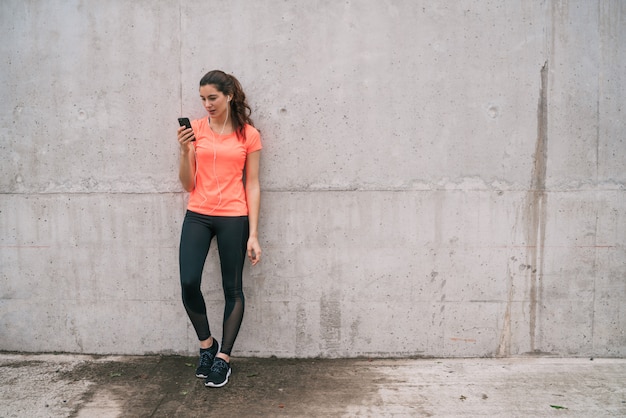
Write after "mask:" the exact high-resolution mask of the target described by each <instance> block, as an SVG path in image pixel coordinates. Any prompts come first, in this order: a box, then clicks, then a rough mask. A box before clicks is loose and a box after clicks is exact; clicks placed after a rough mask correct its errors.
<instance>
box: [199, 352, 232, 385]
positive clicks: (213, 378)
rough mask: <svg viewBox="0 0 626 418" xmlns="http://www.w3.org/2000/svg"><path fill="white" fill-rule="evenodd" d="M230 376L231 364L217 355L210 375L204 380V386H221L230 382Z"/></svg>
mask: <svg viewBox="0 0 626 418" xmlns="http://www.w3.org/2000/svg"><path fill="white" fill-rule="evenodd" d="M229 376H230V365H229V364H228V362H227V361H226V360H224V359H223V358H219V357H216V358H215V360H214V361H213V367H211V372H210V373H209V377H207V378H206V380H205V381H204V386H208V387H211V388H221V387H222V386H224V385H225V384H226V383H228V377H229Z"/></svg>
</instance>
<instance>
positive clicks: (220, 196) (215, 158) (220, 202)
mask: <svg viewBox="0 0 626 418" xmlns="http://www.w3.org/2000/svg"><path fill="white" fill-rule="evenodd" d="M228 101H229V102H230V97H229V98H228ZM229 108H230V106H226V120H225V121H224V124H223V125H222V130H221V131H220V136H222V134H223V133H224V129H225V128H226V122H228V116H229V112H228V111H229ZM210 124H211V119H210V118H209V128H210V129H211V136H212V137H213V176H214V177H215V181H216V182H217V191H218V193H219V199H218V201H217V205H216V206H215V207H214V208H213V209H211V211H210V212H209V213H208V214H209V215H210V214H212V213H213V212H214V211H215V210H216V209H217V208H219V207H220V205H221V204H222V188H221V186H220V179H219V178H218V177H217V165H216V164H217V151H216V149H215V132H213V128H211V125H210ZM194 158H195V159H196V173H195V175H194V183H196V184H197V181H196V178H197V176H198V157H197V155H196V154H195V153H194ZM200 195H201V196H202V198H203V200H202V202H201V203H200V207H202V206H203V205H204V202H206V201H207V197H206V195H205V194H204V193H202V192H201V191H200Z"/></svg>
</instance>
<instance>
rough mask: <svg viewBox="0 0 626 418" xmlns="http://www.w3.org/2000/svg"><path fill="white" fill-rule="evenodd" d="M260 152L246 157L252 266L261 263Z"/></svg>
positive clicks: (249, 244) (249, 241)
mask: <svg viewBox="0 0 626 418" xmlns="http://www.w3.org/2000/svg"><path fill="white" fill-rule="evenodd" d="M260 160H261V151H260V150H259V151H254V152H251V153H250V154H248V156H247V157H246V200H247V203H248V220H249V222H250V236H249V237H248V258H249V259H250V262H251V263H252V265H253V266H254V265H255V264H256V263H258V262H259V261H261V245H260V244H259V230H258V228H259V208H260V207H261V185H260V183H259V165H260Z"/></svg>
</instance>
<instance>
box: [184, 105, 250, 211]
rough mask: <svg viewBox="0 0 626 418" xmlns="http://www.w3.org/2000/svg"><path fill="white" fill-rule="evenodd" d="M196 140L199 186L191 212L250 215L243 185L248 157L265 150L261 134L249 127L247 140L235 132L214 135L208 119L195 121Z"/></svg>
mask: <svg viewBox="0 0 626 418" xmlns="http://www.w3.org/2000/svg"><path fill="white" fill-rule="evenodd" d="M191 127H192V128H193V133H194V135H195V137H196V141H195V142H194V143H193V144H194V147H195V151H196V186H195V187H194V189H193V190H192V191H191V194H190V195H189V203H188V205H187V209H189V210H190V211H193V212H197V213H201V214H203V215H211V216H246V215H248V203H247V200H246V191H245V188H244V185H243V176H244V168H245V166H246V158H247V156H248V154H250V153H251V152H255V151H259V150H260V149H261V148H262V144H261V135H260V134H259V131H257V130H256V129H255V128H254V127H253V126H251V125H248V124H246V126H245V128H244V129H245V132H246V141H245V142H243V141H242V140H240V139H239V138H237V135H236V134H235V133H234V132H233V133H232V134H228V135H220V134H219V133H216V132H213V130H212V129H211V126H210V125H209V120H208V118H206V117H205V118H202V119H196V120H194V121H192V122H191Z"/></svg>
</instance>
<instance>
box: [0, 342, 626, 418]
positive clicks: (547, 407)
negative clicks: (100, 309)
mask: <svg viewBox="0 0 626 418" xmlns="http://www.w3.org/2000/svg"><path fill="white" fill-rule="evenodd" d="M195 362H196V359H195V358H189V357H179V356H145V357H119V356H115V357H114V356H97V357H96V356H85V355H30V354H12V353H0V417H2V418H8V417H90V418H91V417H98V418H107V417H199V416H203V417H209V416H220V417H248V416H269V417H273V416H286V417H361V416H363V417H455V416H457V417H459V416H462V417H472V416H490V417H491V416H498V417H551V416H558V417H617V416H626V360H624V359H562V358H546V357H541V358H534V357H533V358H514V359H395V360H390V359H374V360H368V359H349V360H346V359H342V360H324V359H301V360H281V359H233V361H232V366H233V374H232V376H231V379H230V382H229V384H228V385H227V386H226V387H224V388H222V389H209V388H205V387H204V385H203V381H202V380H201V379H197V378H196V377H195V376H194V370H195Z"/></svg>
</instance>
